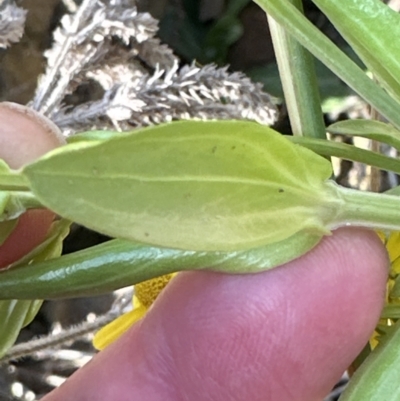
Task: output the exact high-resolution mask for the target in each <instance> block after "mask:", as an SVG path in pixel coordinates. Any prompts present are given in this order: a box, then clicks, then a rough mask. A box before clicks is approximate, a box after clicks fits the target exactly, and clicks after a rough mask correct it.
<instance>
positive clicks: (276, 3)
mask: <svg viewBox="0 0 400 401" xmlns="http://www.w3.org/2000/svg"><path fill="white" fill-rule="evenodd" d="M254 1H255V3H257V4H258V5H259V6H260V7H261V8H262V9H263V10H264V11H265V12H267V13H268V14H269V15H271V17H273V18H274V19H275V20H276V21H277V22H278V23H279V24H281V26H283V27H284V28H285V29H286V30H287V31H288V32H289V33H290V34H291V35H292V36H293V37H294V38H295V39H296V40H298V41H299V43H301V44H302V45H303V46H304V47H305V48H306V49H308V50H309V51H310V52H311V53H312V54H313V55H314V56H315V57H317V58H318V59H319V60H321V61H322V63H324V64H325V65H326V66H327V67H328V68H329V69H330V70H332V71H333V72H334V73H335V74H336V75H337V76H338V77H339V78H340V79H342V80H343V81H344V82H345V83H346V84H347V85H349V86H350V87H351V88H352V89H354V91H355V92H357V93H358V94H359V95H360V96H361V97H362V98H364V99H365V100H366V101H367V102H368V103H369V104H371V105H372V106H373V107H374V108H375V109H376V110H377V111H379V113H381V114H382V115H383V116H384V117H386V118H387V119H388V120H389V121H390V122H391V123H392V124H393V125H394V126H396V127H397V128H400V113H399V106H398V103H397V102H396V101H395V100H393V99H392V98H391V97H390V96H389V95H388V94H387V93H386V92H385V91H384V90H383V89H382V88H380V87H379V86H378V85H377V84H376V83H375V82H373V81H372V80H371V79H370V78H368V77H367V76H366V74H365V73H364V71H363V70H362V69H361V68H359V67H358V66H357V65H356V64H355V63H354V62H353V61H352V60H351V59H350V58H349V57H347V56H346V54H345V53H343V52H342V51H341V50H340V49H339V48H338V47H337V46H336V45H334V44H333V43H332V41H330V40H329V39H328V38H327V37H326V36H325V35H323V34H322V33H321V32H320V31H319V30H318V29H317V28H316V27H315V26H314V25H312V24H311V22H310V21H308V20H307V19H306V18H305V17H304V15H302V14H301V13H300V11H299V10H297V9H296V7H294V6H293V5H292V4H290V3H289V2H288V1H284V0H254Z"/></svg>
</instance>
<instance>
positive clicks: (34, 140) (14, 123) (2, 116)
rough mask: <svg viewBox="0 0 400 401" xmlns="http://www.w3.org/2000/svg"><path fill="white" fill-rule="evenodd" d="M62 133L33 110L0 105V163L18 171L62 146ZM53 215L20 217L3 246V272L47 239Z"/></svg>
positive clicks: (30, 213)
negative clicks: (4, 163) (2, 161)
mask: <svg viewBox="0 0 400 401" xmlns="http://www.w3.org/2000/svg"><path fill="white" fill-rule="evenodd" d="M63 142H64V140H63V139H62V136H61V132H60V131H59V129H58V128H57V127H56V126H55V125H54V124H53V123H52V122H51V121H49V120H47V119H46V118H44V117H41V116H40V115H39V114H37V113H36V112H34V111H33V110H31V109H29V108H27V107H25V106H21V105H18V104H14V103H8V102H4V103H0V159H3V160H5V161H6V162H7V164H8V165H9V166H10V167H12V168H14V169H17V168H19V167H21V166H22V165H24V164H26V163H29V162H31V161H33V160H35V159H37V158H38V157H39V156H41V155H42V154H44V153H46V152H47V151H49V150H51V149H53V148H55V147H57V146H60V144H62V143H63ZM53 218H54V214H53V213H51V212H50V211H48V210H30V211H28V212H27V213H25V214H24V215H23V216H21V217H20V219H19V221H18V223H17V226H16V228H15V229H14V231H13V232H12V233H11V235H10V236H9V237H8V238H7V240H6V241H5V242H4V243H3V244H2V245H1V246H0V268H2V267H6V266H8V265H9V264H10V263H12V262H14V261H16V260H18V259H20V258H21V257H22V256H23V255H25V254H27V253H28V252H30V251H31V250H32V249H34V248H35V247H36V246H37V245H39V244H40V243H41V242H42V241H43V239H44V238H45V236H46V234H47V232H48V230H49V227H50V225H51V222H52V220H53Z"/></svg>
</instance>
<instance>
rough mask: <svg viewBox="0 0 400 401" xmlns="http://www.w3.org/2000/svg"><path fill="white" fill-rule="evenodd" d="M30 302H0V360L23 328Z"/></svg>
mask: <svg viewBox="0 0 400 401" xmlns="http://www.w3.org/2000/svg"><path fill="white" fill-rule="evenodd" d="M32 302H34V301H29V300H18V301H17V300H9V301H0V322H1V324H0V358H1V357H2V356H3V355H4V354H5V353H6V352H7V351H8V350H9V349H10V348H11V347H12V346H13V344H14V343H15V341H16V339H17V337H18V334H19V332H20V330H21V328H22V327H23V326H24V323H25V319H26V316H27V313H28V312H29V311H30V308H31V305H32Z"/></svg>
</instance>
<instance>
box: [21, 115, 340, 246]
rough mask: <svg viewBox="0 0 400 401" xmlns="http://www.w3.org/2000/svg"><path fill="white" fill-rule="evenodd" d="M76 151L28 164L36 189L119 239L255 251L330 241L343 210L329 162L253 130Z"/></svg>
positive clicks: (188, 128)
mask: <svg viewBox="0 0 400 401" xmlns="http://www.w3.org/2000/svg"><path fill="white" fill-rule="evenodd" d="M76 145H78V144H72V145H67V146H66V147H65V148H64V149H58V150H56V151H55V152H51V153H49V154H48V155H47V156H45V157H43V158H42V159H40V160H39V161H37V162H35V163H33V164H31V165H28V166H26V167H25V169H24V173H25V174H26V176H27V177H28V179H29V181H30V183H31V189H32V191H33V193H34V194H35V195H36V196H37V198H38V199H39V200H40V201H41V202H42V203H43V204H44V205H45V206H47V207H48V208H49V209H51V210H53V211H55V212H57V213H58V214H60V215H61V216H63V217H65V218H68V219H71V220H73V221H76V222H78V223H80V224H82V225H84V226H86V227H89V228H92V229H94V230H96V231H99V232H102V233H105V234H108V235H110V236H115V237H118V238H125V239H130V240H133V241H139V242H144V243H148V244H153V245H157V246H165V247H172V248H180V249H193V250H236V249H245V248H252V247H257V246H262V245H265V244H268V243H273V242H278V241H281V240H284V239H285V238H288V237H290V236H292V235H293V234H295V233H296V232H299V231H301V230H309V231H312V232H315V233H320V235H323V234H324V233H327V230H326V228H325V223H326V221H329V219H330V218H331V215H330V214H332V213H333V214H335V213H336V207H337V204H336V203H335V202H339V201H336V200H335V199H334V198H333V197H332V194H331V193H327V191H328V190H327V187H326V185H325V181H326V180H327V179H328V178H329V177H330V175H331V166H330V163H329V162H328V161H326V160H325V159H323V158H321V157H319V156H318V155H316V154H314V153H313V152H310V151H309V150H307V149H305V148H303V147H300V146H294V145H292V144H291V143H290V142H289V141H288V140H287V139H286V138H284V137H283V136H282V135H280V134H278V133H277V132H275V131H273V130H272V129H270V128H268V127H264V126H260V125H258V124H255V123H249V122H237V121H236V122H235V121H224V122H222V121H220V122H194V121H185V122H177V123H171V124H166V125H162V126H157V127H151V128H146V129H143V130H140V131H135V133H133V134H131V135H125V136H123V137H118V138H113V139H110V140H108V141H105V142H103V143H100V144H96V145H94V146H89V147H87V146H86V147H83V148H79V147H74V146H76ZM69 146H72V148H70V147H69ZM331 198H333V199H331Z"/></svg>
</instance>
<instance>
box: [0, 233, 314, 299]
mask: <svg viewBox="0 0 400 401" xmlns="http://www.w3.org/2000/svg"><path fill="white" fill-rule="evenodd" d="M320 239H321V237H320V236H319V235H313V234H307V233H298V234H295V235H294V236H292V237H290V238H288V239H286V240H285V241H281V242H278V243H275V244H271V245H266V246H264V247H260V248H254V249H250V250H246V251H234V252H198V251H183V250H178V249H169V248H155V247H151V246H146V245H140V244H133V243H131V242H128V241H124V240H112V241H109V242H106V243H104V244H101V245H97V246H95V247H92V248H89V249H85V250H83V251H79V252H75V253H73V254H69V255H64V256H61V257H60V258H57V259H54V260H50V261H46V262H42V263H33V264H31V265H29V266H23V267H19V268H17V269H9V270H6V271H3V272H1V273H0V299H8V298H17V299H26V298H28V299H29V298H39V297H40V298H44V299H50V298H70V297H84V296H92V295H99V294H104V293H107V292H110V291H113V290H116V289H118V288H121V287H126V286H129V285H132V284H137V283H140V282H142V281H145V280H149V279H151V278H154V277H158V276H161V275H163V274H168V273H172V272H176V271H180V270H205V269H206V270H213V271H220V272H226V273H235V274H237V273H257V272H260V271H264V270H268V269H272V268H273V267H276V266H279V265H282V264H284V263H286V262H288V261H290V260H292V259H295V258H297V257H299V256H301V255H303V254H304V253H306V252H308V251H309V250H310V249H311V248H313V247H314V246H315V245H316V244H317V243H318V242H319V241H320Z"/></svg>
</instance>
